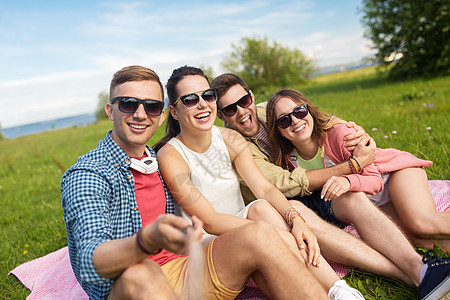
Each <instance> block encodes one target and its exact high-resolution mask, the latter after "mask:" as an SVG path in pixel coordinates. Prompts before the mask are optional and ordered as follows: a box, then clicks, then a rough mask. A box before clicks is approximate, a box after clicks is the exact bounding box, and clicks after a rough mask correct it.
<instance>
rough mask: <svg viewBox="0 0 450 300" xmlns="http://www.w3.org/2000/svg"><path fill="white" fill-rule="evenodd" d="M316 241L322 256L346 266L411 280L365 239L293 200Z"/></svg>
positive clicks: (409, 281) (405, 280) (292, 202)
mask: <svg viewBox="0 0 450 300" xmlns="http://www.w3.org/2000/svg"><path fill="white" fill-rule="evenodd" d="M290 202H291V204H292V205H293V206H294V207H295V208H297V209H298V210H299V211H300V212H301V213H302V215H303V217H304V218H305V220H306V222H307V224H308V226H309V227H310V228H311V230H312V231H313V233H314V234H315V235H316V237H317V240H318V241H319V245H320V249H321V253H322V254H323V256H324V257H326V258H328V259H330V260H332V261H335V262H338V263H341V264H345V265H347V266H351V267H356V268H359V269H361V270H364V271H367V272H371V273H374V274H378V275H383V276H387V277H394V278H397V279H400V280H402V281H404V282H407V283H411V280H410V278H409V277H408V276H407V275H406V274H405V273H404V272H403V271H401V270H400V269H399V268H398V267H397V266H396V265H395V264H394V263H392V261H390V260H389V259H387V258H386V257H385V256H383V255H382V254H380V253H379V252H378V251H376V250H374V249H373V248H371V247H370V246H368V245H367V244H366V243H365V242H364V241H362V240H360V239H358V238H356V237H354V236H352V235H351V234H349V233H347V232H345V231H343V230H342V229H340V228H338V227H336V226H334V225H332V224H330V223H328V222H326V221H324V220H323V219H321V218H320V217H319V216H318V215H317V214H316V213H315V212H313V211H312V210H311V209H309V208H307V207H306V206H305V205H304V204H303V203H301V202H299V201H296V200H292V201H290Z"/></svg>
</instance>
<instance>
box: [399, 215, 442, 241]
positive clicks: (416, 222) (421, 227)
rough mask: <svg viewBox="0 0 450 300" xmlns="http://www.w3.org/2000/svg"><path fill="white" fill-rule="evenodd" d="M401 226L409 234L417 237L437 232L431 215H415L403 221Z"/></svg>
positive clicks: (428, 235)
mask: <svg viewBox="0 0 450 300" xmlns="http://www.w3.org/2000/svg"><path fill="white" fill-rule="evenodd" d="M403 226H404V227H405V229H406V230H407V231H409V233H410V234H412V235H414V236H417V237H430V236H433V235H437V234H439V232H438V227H437V226H435V224H434V222H433V218H432V217H428V218H427V217H424V216H417V217H415V218H411V219H409V220H407V221H406V222H403Z"/></svg>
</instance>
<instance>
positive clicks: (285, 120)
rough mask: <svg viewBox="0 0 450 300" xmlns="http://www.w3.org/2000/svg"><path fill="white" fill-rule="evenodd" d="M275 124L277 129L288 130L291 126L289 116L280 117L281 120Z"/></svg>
mask: <svg viewBox="0 0 450 300" xmlns="http://www.w3.org/2000/svg"><path fill="white" fill-rule="evenodd" d="M276 123H277V125H278V127H280V128H283V129H285V128H288V127H289V126H291V124H292V119H291V116H290V115H286V116H282V117H281V118H279V119H278V120H277V122H276Z"/></svg>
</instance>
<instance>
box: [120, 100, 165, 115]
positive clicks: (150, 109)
mask: <svg viewBox="0 0 450 300" xmlns="http://www.w3.org/2000/svg"><path fill="white" fill-rule="evenodd" d="M116 101H119V110H120V111H121V112H123V113H127V114H134V112H135V111H136V110H137V109H138V107H139V105H141V103H142V105H144V109H145V112H146V113H147V114H148V115H150V116H159V115H160V114H161V112H162V110H163V108H164V102H162V101H158V100H152V99H146V100H142V99H138V98H134V97H115V98H112V99H111V104H112V103H114V102H116Z"/></svg>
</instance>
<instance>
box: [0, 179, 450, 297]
mask: <svg viewBox="0 0 450 300" xmlns="http://www.w3.org/2000/svg"><path fill="white" fill-rule="evenodd" d="M429 186H430V190H431V193H432V195H433V197H434V200H435V203H436V208H437V210H438V211H439V212H448V211H450V181H448V180H429ZM345 230H346V231H348V232H350V233H352V234H354V235H355V236H358V235H357V232H356V230H355V229H354V227H353V226H348V227H347V228H345ZM329 263H330V265H331V267H332V268H333V269H334V270H335V271H336V273H337V274H338V275H340V276H344V275H345V274H347V272H349V271H350V270H351V268H349V267H347V266H344V265H341V264H337V263H334V262H332V261H329ZM9 274H13V275H15V276H16V277H17V278H18V279H19V280H20V281H21V282H22V284H23V285H24V286H26V287H27V288H28V289H30V290H31V294H30V295H29V296H28V297H27V300H32V299H55V300H56V299H69V300H70V299H73V300H75V299H76V300H83V299H88V296H87V295H86V293H85V292H84V291H83V289H82V288H81V286H80V284H79V283H78V281H77V280H76V278H75V275H74V274H73V272H72V268H71V266H70V260H69V253H68V248H67V247H64V248H61V249H59V250H57V251H55V252H52V253H50V254H47V255H46V256H43V257H40V258H37V259H35V260H32V261H29V262H26V263H24V264H22V265H20V266H18V267H16V268H15V269H14V270H12V271H11V272H9V273H8V275H9ZM236 299H248V300H253V299H268V298H267V297H266V296H265V295H264V294H263V293H262V292H261V291H260V290H259V289H258V288H257V286H256V284H255V283H254V282H253V280H249V281H248V282H247V285H246V287H245V288H244V290H243V291H242V292H241V293H240V294H239V296H238V297H237V298H236Z"/></svg>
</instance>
